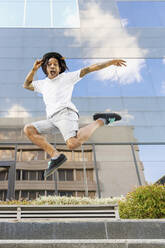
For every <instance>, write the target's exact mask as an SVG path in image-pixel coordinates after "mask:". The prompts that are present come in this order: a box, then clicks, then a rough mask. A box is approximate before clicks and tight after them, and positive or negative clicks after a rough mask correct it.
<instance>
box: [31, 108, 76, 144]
mask: <svg viewBox="0 0 165 248" xmlns="http://www.w3.org/2000/svg"><path fill="white" fill-rule="evenodd" d="M78 119H79V116H78V114H77V113H76V112H75V111H73V110H72V109H69V108H65V109H63V110H61V111H59V112H57V113H56V114H55V115H53V117H51V118H49V119H47V120H42V121H37V122H33V123H31V125H33V126H34V127H35V128H36V129H37V131H38V132H39V133H50V132H56V131H57V130H59V131H60V132H61V133H62V135H63V137H64V140H65V141H66V140H68V139H69V138H71V137H75V136H76V134H77V131H78V128H79V127H78Z"/></svg>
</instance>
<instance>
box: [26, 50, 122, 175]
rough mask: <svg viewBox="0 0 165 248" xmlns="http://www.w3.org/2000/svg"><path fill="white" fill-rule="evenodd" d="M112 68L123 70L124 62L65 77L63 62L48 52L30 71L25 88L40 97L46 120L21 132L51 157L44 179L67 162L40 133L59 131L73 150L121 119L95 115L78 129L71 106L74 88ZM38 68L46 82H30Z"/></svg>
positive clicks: (113, 116) (90, 67)
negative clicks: (106, 126) (87, 76)
mask: <svg viewBox="0 0 165 248" xmlns="http://www.w3.org/2000/svg"><path fill="white" fill-rule="evenodd" d="M111 65H115V66H126V62H125V61H124V60H109V61H106V62H103V63H98V64H94V65H91V66H88V67H85V68H83V69H80V70H78V71H74V72H67V73H66V72H65V71H66V70H67V69H68V68H67V65H66V62H65V59H64V58H63V57H62V56H61V55H60V54H59V53H55V52H50V53H47V54H45V55H44V56H43V58H42V59H40V60H36V61H35V63H34V65H33V68H32V70H31V71H30V72H29V74H28V75H27V77H26V79H25V82H24V88H26V89H28V90H32V91H36V92H39V93H41V94H42V95H43V99H44V102H45V105H46V113H47V119H46V120H42V121H37V122H33V123H31V124H28V125H26V126H25V127H24V132H25V134H26V135H27V137H28V138H29V139H30V140H31V141H32V142H33V143H34V144H36V145H37V146H39V147H40V148H42V149H43V150H45V151H46V152H47V153H48V154H49V155H50V157H51V160H50V161H49V162H48V168H47V169H46V171H45V174H44V176H45V177H47V176H49V175H51V174H52V173H53V172H54V171H55V169H57V168H58V167H59V166H60V165H61V164H63V163H64V162H65V161H66V160H67V158H66V156H65V155H64V154H62V153H59V152H58V151H57V150H56V149H55V148H54V147H53V146H52V145H51V144H49V143H48V142H47V141H46V139H45V138H44V137H43V136H42V135H41V134H42V133H46V132H48V131H50V130H51V131H55V130H56V129H57V128H58V129H59V130H60V132H61V133H62V135H63V137H64V140H65V142H66V145H67V147H68V148H69V149H71V150H73V149H75V148H77V147H79V146H81V145H82V144H83V143H84V142H85V141H87V140H88V138H89V137H90V136H91V135H92V134H93V132H94V131H95V130H96V129H97V128H98V127H101V126H103V125H108V124H109V123H111V122H113V121H118V120H120V119H121V117H120V115H118V114H115V113H97V114H95V115H94V116H93V119H94V121H93V122H92V123H91V124H89V125H87V126H85V127H83V128H80V129H79V128H78V119H79V115H78V110H77V109H76V107H75V105H74V104H73V103H72V102H71V97H72V91H73V88H74V85H75V84H76V83H77V82H78V81H79V80H80V79H81V78H83V77H84V76H85V75H86V74H88V73H90V72H94V71H98V70H101V69H103V68H106V67H108V66H111ZM40 66H41V67H42V70H43V72H44V73H45V75H46V78H45V79H43V80H37V81H33V78H34V75H35V73H36V72H37V70H38V69H39V68H40Z"/></svg>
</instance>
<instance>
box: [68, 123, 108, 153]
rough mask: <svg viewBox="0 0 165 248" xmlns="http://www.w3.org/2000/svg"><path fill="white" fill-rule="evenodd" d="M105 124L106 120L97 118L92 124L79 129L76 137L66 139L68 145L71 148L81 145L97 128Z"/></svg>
mask: <svg viewBox="0 0 165 248" xmlns="http://www.w3.org/2000/svg"><path fill="white" fill-rule="evenodd" d="M103 125H104V121H102V120H96V121H94V122H92V123H91V124H89V125H87V126H85V127H82V128H80V129H79V130H78V132H77V136H76V137H71V138H69V139H68V140H67V141H66V144H67V147H68V148H69V149H71V150H73V149H75V148H77V147H79V146H81V145H82V144H83V143H84V142H85V141H87V140H88V139H89V137H90V136H91V135H92V134H93V133H94V132H95V131H96V129H97V128H99V127H101V126H103Z"/></svg>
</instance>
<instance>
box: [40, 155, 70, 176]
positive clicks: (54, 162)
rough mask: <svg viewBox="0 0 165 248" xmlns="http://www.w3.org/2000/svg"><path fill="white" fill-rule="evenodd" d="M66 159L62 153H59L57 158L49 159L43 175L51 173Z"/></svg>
mask: <svg viewBox="0 0 165 248" xmlns="http://www.w3.org/2000/svg"><path fill="white" fill-rule="evenodd" d="M66 160H67V158H66V156H65V155H64V154H62V153H61V154H60V155H59V157H58V158H57V159H51V160H50V161H49V162H48V168H47V169H46V170H45V173H44V177H45V178H46V177H48V176H50V175H51V174H53V173H54V171H55V170H56V169H57V168H58V167H59V166H60V165H62V164H63V163H64V162H65V161H66Z"/></svg>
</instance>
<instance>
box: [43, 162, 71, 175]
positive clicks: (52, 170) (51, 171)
mask: <svg viewBox="0 0 165 248" xmlns="http://www.w3.org/2000/svg"><path fill="white" fill-rule="evenodd" d="M66 160H67V158H65V159H64V160H62V161H61V162H59V164H58V165H56V167H54V168H52V169H51V170H50V171H49V172H48V173H47V172H46V171H45V173H44V178H47V177H48V176H50V175H52V174H53V173H54V171H55V170H56V169H58V168H59V167H60V166H61V165H62V164H63V163H64V162H65V161H66Z"/></svg>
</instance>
